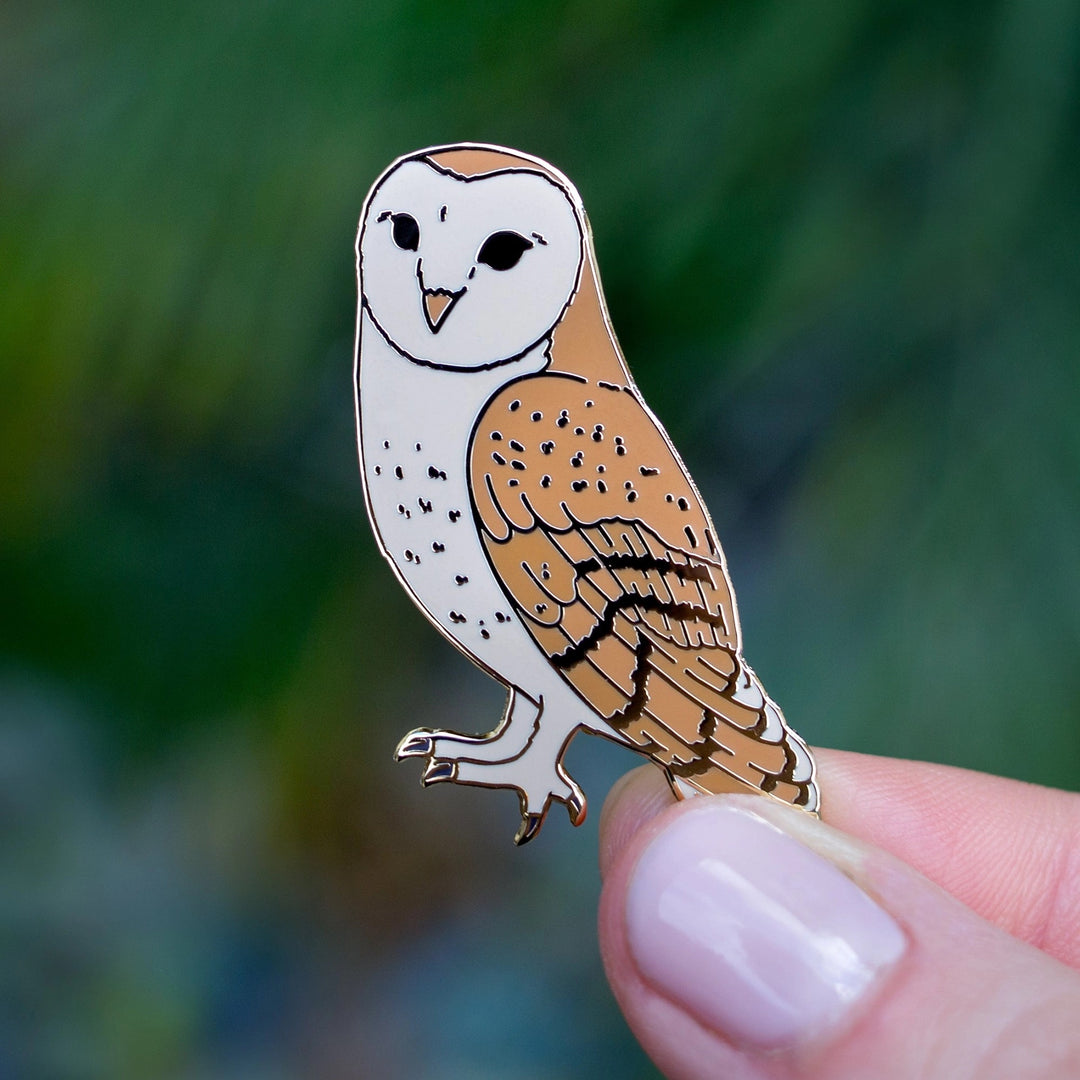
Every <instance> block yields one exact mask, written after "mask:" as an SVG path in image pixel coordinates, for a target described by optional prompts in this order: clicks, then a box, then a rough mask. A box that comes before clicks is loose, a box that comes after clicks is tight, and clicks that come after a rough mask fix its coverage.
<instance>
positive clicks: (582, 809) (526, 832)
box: [514, 778, 588, 847]
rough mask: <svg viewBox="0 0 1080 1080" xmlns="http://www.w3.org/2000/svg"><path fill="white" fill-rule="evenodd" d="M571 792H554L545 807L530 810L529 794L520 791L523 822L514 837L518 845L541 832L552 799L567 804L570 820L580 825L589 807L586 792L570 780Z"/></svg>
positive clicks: (525, 842)
mask: <svg viewBox="0 0 1080 1080" xmlns="http://www.w3.org/2000/svg"><path fill="white" fill-rule="evenodd" d="M567 779H568V782H569V785H570V787H571V789H572V790H571V792H570V794H569V795H566V796H562V795H556V794H554V793H552V794H551V795H549V796H548V798H547V800H546V801H545V802H544V806H543V809H541V810H540V811H539V812H537V811H530V810H528V809H527V808H526V807H527V796H526V795H525V793H524V792H519V794H520V795H521V824H520V825H519V826H518V831H517V835H516V836H515V837H514V843H515V844H517V846H518V847H521V845H522V844H527V843H528V842H529V841H530V840H532V838H533V837H534V836H536V834H537V833H539V832H540V827H541V826H542V825H543V824H544V819H545V818H546V817H547V812H548V809H549V808H550V807H551V800H552V799H558V800H559V801H560V802H563V803H565V804H566V809H567V812H568V813H569V814H570V821H571V823H572V824H574V825H580V824H581V823H582V822H583V821H584V820H585V814H586V811H587V809H588V806H587V803H586V800H585V793H584V792H583V791H582V790H581V788H579V787H578V786H577V784H575V783H574V782H573V780H569V778H567Z"/></svg>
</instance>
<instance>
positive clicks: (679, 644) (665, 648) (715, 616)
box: [470, 372, 816, 805]
mask: <svg viewBox="0 0 1080 1080" xmlns="http://www.w3.org/2000/svg"><path fill="white" fill-rule="evenodd" d="M470 481H471V487H472V492H473V499H474V510H475V513H476V518H477V522H478V525H479V528H480V532H481V536H482V538H483V542H484V546H485V549H486V551H487V554H488V557H489V559H490V560H491V563H492V566H493V567H494V569H495V572H496V574H497V575H498V576H499V578H500V580H501V581H502V584H503V587H504V588H505V589H506V592H507V595H508V596H509V598H510V600H511V602H512V603H513V604H514V606H515V608H516V609H517V611H518V613H519V615H520V616H521V617H522V621H523V622H524V624H525V626H526V627H527V628H528V629H529V631H530V633H531V634H532V636H533V638H534V639H535V640H536V642H537V644H538V645H539V646H540V648H541V649H542V650H543V651H544V653H545V654H546V655H547V657H548V659H549V660H550V661H551V663H552V664H553V665H554V666H555V667H556V668H558V669H559V671H560V672H561V674H562V675H563V677H564V678H566V679H567V680H568V681H569V682H570V684H571V685H572V686H573V687H574V688H575V690H576V691H577V692H578V694H579V695H580V696H581V697H583V698H584V699H585V700H586V701H587V702H588V703H589V705H590V706H591V707H592V708H593V709H594V710H595V711H596V712H597V713H598V714H599V715H600V716H602V717H603V718H604V719H605V720H606V721H607V722H608V723H609V724H610V725H611V727H612V729H613V730H614V731H616V732H618V733H620V734H621V735H623V736H624V737H625V738H626V739H628V740H629V741H630V743H632V744H633V745H634V746H635V747H637V748H638V749H639V750H641V751H643V752H645V753H647V754H649V755H650V756H651V757H652V758H653V759H654V760H655V761H656V762H657V763H659V764H660V765H662V766H664V767H665V769H667V771H668V774H669V776H670V777H672V778H673V779H681V780H683V781H684V782H685V783H687V784H689V785H690V786H691V787H693V788H696V789H698V790H701V791H707V792H719V791H738V790H744V791H745V790H746V788H747V787H751V788H754V789H757V790H761V791H766V792H769V793H771V794H772V795H774V796H776V797H778V798H780V799H783V800H784V801H786V802H791V803H795V804H799V805H807V803H808V802H810V801H813V800H815V799H816V792H813V791H812V790H810V788H809V785H808V784H806V783H803V782H799V781H797V780H795V779H793V773H794V772H795V770H796V768H797V765H798V761H797V757H796V754H795V752H794V751H793V749H792V746H791V743H790V740H791V739H792V738H795V737H794V736H792V735H791V733H790V732H789V731H788V730H787V729H786V727H785V725H784V722H783V718H782V716H781V714H780V711H779V709H778V708H777V706H776V705H775V703H774V702H772V700H771V699H770V698H769V697H768V696H767V695H766V694H765V692H764V691H763V689H762V688H761V686H760V684H759V683H758V681H757V678H756V676H755V675H754V673H753V671H752V670H751V669H750V668H749V666H748V665H747V664H746V663H745V661H743V659H742V656H741V641H740V634H739V625H738V617H737V614H736V611H735V604H734V598H733V596H732V592H731V586H730V583H729V581H728V576H727V572H726V568H725V566H724V559H723V553H722V552H721V550H720V547H719V545H718V544H717V542H716V538H715V533H714V530H713V526H712V523H711V521H710V520H709V516H708V513H707V512H706V510H705V507H704V505H703V504H702V501H701V499H700V497H699V496H698V493H697V491H696V489H695V488H694V485H693V484H692V482H691V481H690V478H689V476H688V474H687V472H686V469H685V467H684V466H683V464H682V462H681V461H679V459H678V457H677V456H676V454H675V453H674V451H673V450H672V448H671V446H670V444H669V442H668V440H667V437H666V435H665V434H664V432H663V431H662V429H661V428H660V426H659V424H658V423H657V422H656V420H655V419H654V418H653V416H652V415H651V414H650V413H649V412H648V410H647V409H646V408H645V407H644V406H643V405H642V403H641V401H640V399H639V398H638V396H637V391H636V389H634V388H633V387H632V386H628V385H625V384H624V383H622V382H620V383H613V382H606V381H604V380H599V379H598V380H588V379H585V378H583V377H581V376H578V375H572V374H565V373H560V372H547V373H541V374H539V375H532V376H528V377H526V378H523V379H520V380H518V381H516V382H513V383H511V384H509V385H508V386H507V387H505V388H504V389H503V390H502V391H501V392H500V393H499V394H497V395H496V396H495V397H494V398H493V399H492V400H491V402H490V403H489V404H488V406H487V408H486V409H485V411H484V413H483V415H482V416H481V417H480V420H479V421H478V423H477V427H476V429H475V432H474V435H473V443H472V448H471V460H470ZM799 745H800V746H801V744H799Z"/></svg>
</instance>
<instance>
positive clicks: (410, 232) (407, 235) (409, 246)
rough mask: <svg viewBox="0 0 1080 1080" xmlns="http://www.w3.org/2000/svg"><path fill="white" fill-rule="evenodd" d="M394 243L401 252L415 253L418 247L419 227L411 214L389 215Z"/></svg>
mask: <svg viewBox="0 0 1080 1080" xmlns="http://www.w3.org/2000/svg"><path fill="white" fill-rule="evenodd" d="M390 221H391V222H392V223H393V233H394V243H395V244H397V246H398V247H399V248H401V249H402V250H403V251H415V250H416V249H417V248H418V247H419V246H420V226H419V225H418V224H417V223H416V218H414V217H413V216H412V215H411V214H391V215H390Z"/></svg>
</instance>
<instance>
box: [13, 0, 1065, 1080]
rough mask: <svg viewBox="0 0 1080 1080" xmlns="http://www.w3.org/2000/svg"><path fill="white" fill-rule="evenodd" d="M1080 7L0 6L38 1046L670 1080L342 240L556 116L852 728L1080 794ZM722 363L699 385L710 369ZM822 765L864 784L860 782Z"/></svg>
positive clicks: (79, 1054)
mask: <svg viewBox="0 0 1080 1080" xmlns="http://www.w3.org/2000/svg"><path fill="white" fill-rule="evenodd" d="M1078 51H1080V5H1078V4H1077V3H1075V2H1068V0H1029V2H1026V3H1019V2H1013V3H1002V2H992V3H979V4H975V3H959V2H950V0H928V2H922V3H920V2H914V0H910V2H903V0H830V2H829V3H828V4H819V5H804V4H798V3H790V2H769V3H760V2H753V3H752V2H747V0H733V2H729V3H723V4H705V3H660V2H654V3H634V4H631V3H628V2H619V0H605V2H594V3H591V4H588V5H584V4H566V3H554V2H538V0H533V2H532V3H528V4H524V3H520V4H509V3H498V2H493V0H489V2H487V3H476V4H469V5H454V4H446V3H431V2H400V0H381V2H370V3H344V2H341V0H330V2H327V3H321V4H314V5H308V4H300V3H292V4H287V3H283V2H272V0H259V2H256V0H239V2H236V3H232V4H228V5H223V4H218V3H209V2H206V3H187V4H172V5H165V4H132V3H112V2H106V0H100V2H97V3H95V4H74V3H64V2H55V3H38V4H28V3H20V2H15V3H8V4H5V5H4V6H3V8H2V10H0V207H2V209H0V363H2V371H3V381H2V392H0V537H2V539H0V597H2V600H0V604H2V610H3V613H4V618H3V620H2V630H0V633H2V653H0V837H2V841H0V1078H4V1080H6V1078H9V1077H10V1078H23V1077H34V1078H36V1077H49V1078H51V1077H57V1078H69V1077H70V1078H83V1077H86V1078H98V1077H102V1078H104V1077H137V1078H143V1077H146V1078H156V1077H222V1078H225V1077H228V1078H230V1080H231V1078H248V1077H250V1078H255V1077H259V1078H262V1077H267V1078H275V1077H305V1078H314V1080H321V1078H328V1080H329V1078H335V1080H336V1078H339V1077H340V1078H345V1077H376V1078H381V1077H438V1078H444V1077H446V1078H458V1077H461V1078H466V1077H500V1078H510V1080H516V1078H522V1080H534V1078H535V1080H539V1078H549V1077H568V1076H574V1077H592V1076H596V1077H600V1076H604V1077H607V1076H620V1077H647V1076H653V1075H655V1073H654V1072H653V1070H652V1068H651V1066H650V1065H649V1064H648V1063H647V1062H646V1060H645V1059H644V1057H643V1056H642V1054H641V1053H640V1051H638V1050H637V1049H636V1047H635V1045H634V1044H633V1042H632V1040H631V1039H630V1037H629V1035H628V1033H627V1032H626V1029H625V1027H624V1025H623V1023H622V1020H621V1019H620V1017H619V1015H618V1013H617V1011H616V1008H615V1006H614V1004H613V1002H612V1000H611V998H610V995H609V993H608V990H607V988H606V985H605V983H604V982H603V977H602V973H601V969H600V965H599V960H598V957H597V953H596V945H595V934H594V911H595V899H596V895H597V891H598V883H597V875H596V871H595V847H596V832H595V830H596V820H597V818H598V817H599V809H600V806H601V803H602V800H603V796H604V793H605V791H606V788H607V787H608V786H609V784H610V783H611V781H612V780H613V779H614V777H615V776H617V775H618V774H619V773H620V772H621V771H623V770H624V769H626V768H627V767H628V766H629V765H631V764H633V761H632V760H631V758H630V756H629V755H627V754H624V753H623V752H621V751H619V750H618V749H616V748H615V747H613V746H611V745H608V744H606V743H605V744H602V743H599V742H597V741H595V740H594V741H593V745H586V744H585V742H584V741H582V744H581V745H575V747H574V748H573V750H572V753H571V762H570V764H571V768H572V770H573V771H574V772H575V774H576V775H577V776H579V778H580V779H581V780H582V782H583V783H584V786H585V787H586V790H587V791H588V793H589V795H590V796H591V799H592V815H591V818H590V821H589V823H588V824H587V825H586V826H585V827H584V828H583V829H582V830H580V831H575V830H572V829H571V828H570V826H569V824H568V823H567V821H566V819H565V817H564V816H563V815H562V814H561V813H556V814H554V815H553V816H552V819H551V820H550V821H549V822H548V825H547V827H546V829H545V830H544V833H543V834H542V836H541V837H540V838H539V839H538V840H537V841H536V842H535V843H534V844H532V845H530V846H529V847H528V848H525V849H521V850H515V849H514V848H513V847H512V845H511V844H510V839H511V836H512V834H513V831H514V829H515V827H516V824H517V816H516V801H515V799H514V798H513V796H512V795H511V794H509V793H506V792H502V793H493V792H483V791H475V790H470V789H465V788H457V787H453V786H451V785H447V786H440V787H438V788H434V789H432V790H431V791H429V792H421V790H420V788H419V786H418V784H417V772H418V770H417V768H416V766H415V764H409V765H403V766H401V767H395V766H393V765H392V763H391V760H390V758H391V753H392V750H393V747H394V744H395V742H396V740H397V739H398V737H399V736H400V735H401V734H402V733H404V732H405V731H406V730H407V729H408V728H410V727H412V726H414V725H416V724H421V723H427V724H436V725H443V726H449V727H460V728H462V729H466V730H486V729H487V728H489V727H490V726H491V725H492V724H493V722H494V721H495V720H496V719H497V716H498V711H499V707H500V697H501V695H500V694H499V692H498V691H497V688H496V687H495V686H494V684H491V683H489V681H488V680H486V679H485V678H484V677H483V676H482V675H480V674H479V673H477V672H474V671H472V670H471V669H470V667H469V665H468V664H467V663H466V662H465V661H464V660H462V659H460V658H459V657H458V656H457V655H456V654H455V653H453V651H452V650H451V649H450V648H449V646H447V645H446V644H445V643H443V642H442V641H441V639H440V638H439V637H438V636H437V635H436V634H435V632H434V631H433V630H430V629H429V628H427V626H426V624H425V623H424V622H423V621H422V619H421V617H420V616H419V614H417V613H416V612H415V611H414V610H413V608H412V606H411V605H410V603H409V601H408V600H407V599H406V598H405V596H404V595H403V594H402V592H401V591H400V589H399V588H398V586H397V585H396V584H395V582H394V581H393V579H392V576H391V574H390V572H389V570H388V569H387V567H385V566H384V565H383V564H382V563H381V562H380V560H379V559H378V557H377V555H376V552H375V548H374V545H373V541H372V538H371V534H370V532H369V529H368V526H367V523H366V521H365V516H364V511H363V504H362V496H361V489H360V482H359V476H358V472H357V467H356V462H355V442H354V434H353V417H352V399H351V390H350V378H351V363H352V358H351V349H352V338H353V320H354V305H355V281H354V276H353V254H352V241H353V235H354V232H355V227H356V219H357V217H358V214H359V210H360V205H361V202H362V200H363V198H364V195H365V193H366V191H367V188H368V186H369V185H370V183H371V182H372V180H373V179H374V178H375V176H376V175H377V174H378V173H379V172H380V170H381V169H382V168H383V167H384V166H385V165H386V164H387V163H388V162H389V161H390V160H391V159H392V158H394V157H395V156H397V155H398V154H401V153H403V152H406V151H409V150H412V149H415V148H417V147H420V146H424V145H428V144H431V143H439V142H448V141H453V140H458V139H477V140H485V141H494V142H500V143H505V144H507V145H510V146H514V147H518V148H521V149H524V150H527V151H530V152H532V153H535V154H539V155H541V156H542V157H545V158H547V159H549V160H550V161H552V162H553V163H554V164H556V165H557V166H559V167H560V168H562V169H563V170H564V171H565V172H566V173H567V174H568V175H570V176H571V177H572V178H573V179H574V180H575V182H576V183H577V185H578V187H579V189H580V190H581V193H582V196H583V198H584V200H585V204H586V206H587V207H588V209H589V212H590V215H591V219H592V223H593V228H594V231H595V236H596V246H597V251H598V257H599V261H600V267H601V272H602V274H603V279H604V283H605V286H606V291H607V296H608V299H609V302H610V306H611V311H612V316H613V320H614V323H615V326H616V328H617V330H618V332H619V335H620V338H621V341H622V344H623V346H624V348H625V351H626V353H627V355H628V357H629V360H630V363H631V365H632V367H633V370H634V372H635V374H636V376H637V378H638V380H639V382H640V384H641V386H642V388H643V390H644V392H645V394H646V397H647V398H648V400H649V401H650V402H651V403H652V405H653V406H654V408H655V410H656V411H657V413H658V414H659V415H660V417H661V418H662V419H663V421H664V422H665V423H666V425H667V426H668V428H669V430H670V432H671V434H672V436H673V438H674V440H675V442H676V443H677V445H678V446H679V447H680V448H681V450H682V452H683V455H684V457H685V458H686V459H687V460H688V463H689V465H690V467H691V469H692V471H693V472H694V474H695V476H696V477H697V478H698V481H699V483H700V486H701V487H702V488H703V490H704V492H705V494H706V497H707V499H708V501H709V503H710V505H711V508H712V511H713V514H714V517H715V519H716V521H717V524H718V527H719V530H720V534H721V537H722V539H723V542H724V545H725V548H726V550H727V554H728V558H729V561H730V565H731V569H732V573H733V577H734V580H735V584H736V587H737V589H738V593H739V597H740V600H741V610H742V613H743V624H744V631H745V638H746V643H747V655H748V657H749V658H750V660H751V662H752V663H753V664H754V666H755V667H756V668H757V670H758V671H759V672H760V673H761V674H762V675H763V677H764V679H765V682H766V684H767V685H768V687H769V688H770V690H771V692H772V694H773V696H775V697H776V698H777V700H778V701H780V702H781V703H782V705H783V706H784V709H785V711H786V712H787V715H788V717H789V718H790V719H791V721H792V722H793V723H794V725H795V726H796V727H797V729H798V730H799V731H800V732H802V733H803V734H804V735H805V736H807V737H808V738H809V739H810V740H811V741H813V742H816V743H819V744H826V745H833V746H842V747H846V748H850V749H858V750H864V751H870V752H875V753H883V754H898V755H905V756H911V757H917V758H926V759H932V760H937V761H947V762H952V763H956V764H960V765H966V766H971V767H975V768H979V769H988V770H993V771H995V772H1001V773H1005V774H1008V775H1012V776H1018V777H1023V778H1026V779H1029V780H1033V781H1037V782H1040V783H1047V784H1057V785H1061V786H1065V787H1072V788H1075V787H1077V786H1078V768H1080V663H1078V662H1077V656H1078V651H1080V649H1078V646H1080V558H1078V547H1080V545H1078V538H1080V422H1078V419H1080V299H1078V298H1080V258H1078V253H1080V184H1078V180H1080V169H1078V165H1080V140H1078V139H1077V133H1078V132H1080V94H1078V86H1077V77H1078ZM691 388H692V389H691ZM825 795H826V799H827V797H828V793H827V792H826V793H825Z"/></svg>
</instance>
